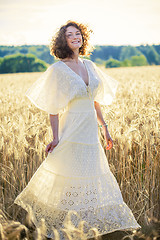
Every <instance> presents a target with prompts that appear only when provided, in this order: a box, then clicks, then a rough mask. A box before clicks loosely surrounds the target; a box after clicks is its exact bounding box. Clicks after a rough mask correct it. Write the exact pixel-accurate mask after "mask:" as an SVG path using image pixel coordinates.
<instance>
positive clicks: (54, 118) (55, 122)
mask: <svg viewBox="0 0 160 240" xmlns="http://www.w3.org/2000/svg"><path fill="white" fill-rule="evenodd" d="M50 124H51V128H52V133H53V140H52V142H50V143H49V144H48V145H47V147H46V149H45V151H46V153H48V152H50V153H51V152H52V151H53V149H54V148H55V147H56V146H57V144H58V143H59V136H58V130H59V114H56V115H52V114H50Z"/></svg>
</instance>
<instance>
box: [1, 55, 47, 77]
mask: <svg viewBox="0 0 160 240" xmlns="http://www.w3.org/2000/svg"><path fill="white" fill-rule="evenodd" d="M46 69H47V65H46V63H45V62H43V61H42V60H39V59H38V58H36V56H34V55H33V54H25V55H23V54H15V55H8V56H6V57H4V58H2V61H1V62H0V73H18V72H41V71H45V70H46Z"/></svg>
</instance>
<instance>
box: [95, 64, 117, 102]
mask: <svg viewBox="0 0 160 240" xmlns="http://www.w3.org/2000/svg"><path fill="white" fill-rule="evenodd" d="M92 65H93V68H94V74H95V75H96V78H97V79H98V82H99V84H98V88H97V91H96V94H95V97H94V101H96V102H98V103H99V104H101V105H110V104H111V103H112V101H113V99H114V97H115V94H116V91H117V87H118V85H119V82H118V81H117V80H115V79H114V78H112V77H111V76H109V75H108V74H107V73H105V72H104V71H102V70H101V69H100V68H99V67H97V66H96V64H95V63H93V62H92Z"/></svg>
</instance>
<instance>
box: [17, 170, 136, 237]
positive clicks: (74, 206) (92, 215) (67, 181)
mask: <svg viewBox="0 0 160 240" xmlns="http://www.w3.org/2000/svg"><path fill="white" fill-rule="evenodd" d="M39 174H41V177H40V178H41V179H44V180H43V183H42V182H37V180H38V179H34V182H35V185H34V184H33V180H32V182H31V184H32V186H30V187H29V188H28V187H27V188H26V189H25V190H24V191H23V192H22V193H21V194H20V195H19V197H17V199H16V200H15V203H16V204H18V205H21V206H22V207H23V208H24V209H26V210H27V211H29V206H30V207H31V208H32V209H33V213H34V219H33V221H34V223H35V224H36V225H38V224H39V222H40V220H41V219H42V218H44V219H45V223H46V226H47V234H48V235H51V234H52V227H55V228H56V229H58V230H60V228H63V227H64V220H65V217H66V216H67V214H68V213H69V212H70V211H75V212H76V213H77V214H78V217H76V216H72V218H71V219H72V223H73V224H74V225H75V227H77V226H78V223H79V221H80V220H84V221H86V222H87V224H88V225H89V228H92V227H96V228H97V229H98V231H99V233H100V234H105V233H108V232H111V231H115V230H119V229H128V228H137V227H139V225H138V224H137V222H136V221H135V219H134V217H133V214H132V212H131V210H130V209H129V208H128V207H127V205H126V204H125V203H124V202H123V199H122V197H121V194H120V192H119V191H118V189H116V183H115V181H113V178H112V176H109V174H107V175H106V174H104V175H101V176H99V177H97V176H95V177H93V178H88V179H87V178H77V179H75V178H72V177H71V178H68V177H64V176H61V175H57V176H56V179H57V181H56V183H55V184H54V187H53V188H52V191H53V192H52V193H51V191H49V189H48V188H47V185H48V184H49V181H51V180H52V181H53V178H54V177H55V174H54V173H53V172H52V173H51V172H48V171H47V170H46V169H44V168H43V169H42V168H41V171H40V172H39ZM37 177H38V176H37ZM51 178H52V179H51ZM62 182H63V184H62ZM106 184H110V186H107V191H108V189H109V188H108V187H110V191H109V192H106ZM39 185H40V187H39ZM42 185H43V188H42ZM62 185H63V187H62ZM36 186H37V187H38V188H39V191H36V190H37V189H36ZM33 189H34V190H33ZM89 237H93V235H89Z"/></svg>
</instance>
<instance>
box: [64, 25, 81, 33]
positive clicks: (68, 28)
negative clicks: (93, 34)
mask: <svg viewBox="0 0 160 240" xmlns="http://www.w3.org/2000/svg"><path fill="white" fill-rule="evenodd" d="M66 32H80V30H79V29H77V28H75V27H74V26H69V27H67V28H66Z"/></svg>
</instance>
